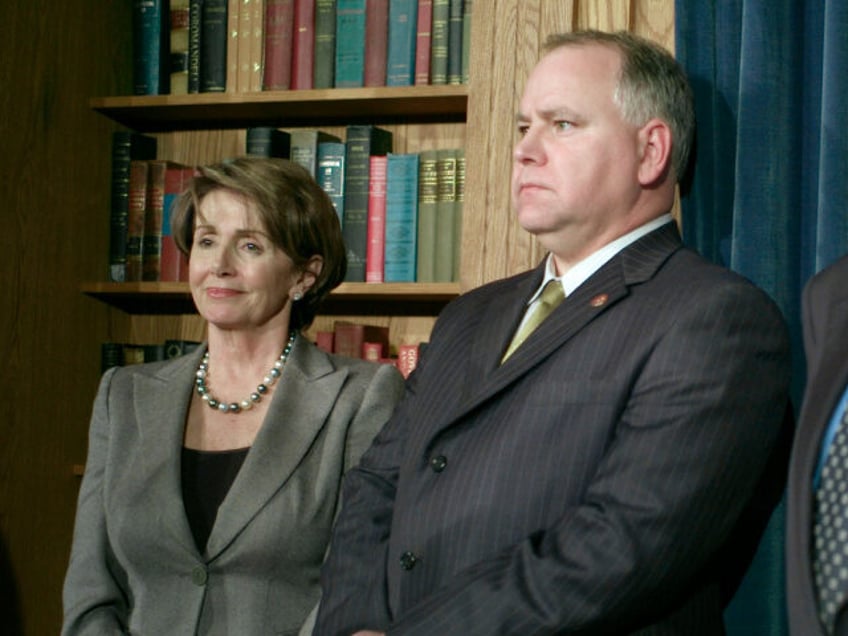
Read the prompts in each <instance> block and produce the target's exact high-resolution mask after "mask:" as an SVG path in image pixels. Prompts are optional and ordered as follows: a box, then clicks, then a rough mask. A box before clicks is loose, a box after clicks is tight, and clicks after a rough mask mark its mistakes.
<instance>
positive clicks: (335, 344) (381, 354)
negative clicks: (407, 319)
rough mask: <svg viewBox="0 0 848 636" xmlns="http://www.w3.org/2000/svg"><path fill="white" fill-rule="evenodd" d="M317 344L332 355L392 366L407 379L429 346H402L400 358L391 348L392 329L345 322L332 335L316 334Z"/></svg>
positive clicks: (338, 321) (400, 345)
mask: <svg viewBox="0 0 848 636" xmlns="http://www.w3.org/2000/svg"><path fill="white" fill-rule="evenodd" d="M315 344H316V345H317V346H318V348H320V349H323V350H324V351H327V352H328V353H335V354H337V355H342V356H349V357H351V358H362V359H363V360H370V361H371V362H381V363H385V364H392V365H394V366H396V367H397V368H398V370H399V371H400V372H401V374H402V375H403V377H404V378H406V377H409V374H410V373H412V371H413V370H414V369H415V366H416V365H417V364H418V356H419V354H420V353H421V351H422V348H423V347H425V346H426V343H420V344H399V345H398V346H397V351H396V355H393V353H394V352H392V351H391V350H390V346H389V328H388V327H384V326H379V325H366V324H360V323H354V322H349V321H345V320H337V321H336V322H335V323H334V324H333V330H332V331H318V332H316V333H315Z"/></svg>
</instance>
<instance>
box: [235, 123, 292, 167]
mask: <svg viewBox="0 0 848 636" xmlns="http://www.w3.org/2000/svg"><path fill="white" fill-rule="evenodd" d="M245 138H246V146H247V147H246V148H245V151H246V153H247V154H248V155H254V156H257V157H279V158H282V159H288V158H289V157H290V156H291V135H290V134H289V133H287V132H286V131H284V130H278V129H276V128H271V127H268V126H258V127H256V128H248V129H247V133H246V135H245Z"/></svg>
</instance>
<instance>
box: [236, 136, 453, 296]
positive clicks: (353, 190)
mask: <svg viewBox="0 0 848 636" xmlns="http://www.w3.org/2000/svg"><path fill="white" fill-rule="evenodd" d="M306 135H308V137H306V138H304V136H306ZM246 138H247V152H248V154H257V155H263V156H277V157H286V158H290V159H292V160H293V161H297V162H298V163H300V164H301V165H304V166H305V167H306V168H307V169H308V170H309V171H310V172H311V174H312V176H313V177H314V178H315V179H316V181H318V183H319V185H321V187H322V188H323V189H324V191H325V192H326V193H327V194H328V195H329V196H330V199H331V200H332V201H333V205H334V206H335V208H336V213H337V214H338V215H339V221H340V222H341V226H342V232H343V234H344V240H345V248H346V250H347V257H348V271H347V276H346V278H345V280H347V281H348V282H367V283H382V282H450V281H456V280H459V249H460V242H461V241H460V237H461V235H462V204H463V201H464V192H465V153H464V150H463V149H461V148H448V149H440V150H425V151H423V152H420V153H404V154H395V153H392V144H393V139H392V133H391V132H390V131H388V130H386V129H383V128H380V127H378V126H373V125H367V124H353V125H349V126H347V127H346V129H345V139H344V141H342V139H341V138H339V137H337V136H335V135H331V134H329V133H326V132H323V131H304V130H297V131H292V132H287V131H285V130H279V129H275V128H267V127H261V128H250V129H248V130H247V135H246Z"/></svg>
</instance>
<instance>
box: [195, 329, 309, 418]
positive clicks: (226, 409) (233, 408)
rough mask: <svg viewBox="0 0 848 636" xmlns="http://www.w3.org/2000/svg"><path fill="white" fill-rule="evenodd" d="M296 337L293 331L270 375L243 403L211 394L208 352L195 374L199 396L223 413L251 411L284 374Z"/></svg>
mask: <svg viewBox="0 0 848 636" xmlns="http://www.w3.org/2000/svg"><path fill="white" fill-rule="evenodd" d="M296 336H297V332H295V331H292V332H291V335H290V336H289V341H288V342H287V343H286V346H285V348H284V349H283V352H282V353H281V354H280V357H279V358H277V360H276V361H275V362H274V366H273V368H272V369H271V370H270V371H269V372H268V375H266V376H265V377H264V378H262V382H261V383H260V384H259V385H258V386H257V387H256V391H254V392H253V393H251V394H250V396H249V397H248V398H247V399H244V400H242V401H241V402H230V403H229V404H227V403H226V402H224V401H222V400H219V399H217V398H215V397H213V395H212V394H211V393H210V392H209V387H208V386H207V385H206V376H207V375H208V374H209V351H208V350H207V351H206V353H204V354H203V359H202V360H201V361H200V364H199V365H198V366H197V373H196V374H195V375H196V376H197V379H196V380H195V381H194V382H195V385H196V387H197V394H198V395H199V396H200V398H201V399H202V400H203V401H204V402H206V403H207V404H208V405H209V407H210V408H212V409H215V410H217V411H221V412H222V413H233V414H236V413H241V412H242V411H247V410H250V409H251V408H253V405H254V404H256V403H258V402H261V401H262V396H263V395H265V394H266V393H267V392H268V390H269V389H270V388H271V387H272V386H273V385H274V383H275V382H276V381H277V378H279V377H280V375H281V374H282V372H283V367H284V366H285V364H286V360H288V357H289V354H290V353H291V350H292V346H294V339H295V337H296Z"/></svg>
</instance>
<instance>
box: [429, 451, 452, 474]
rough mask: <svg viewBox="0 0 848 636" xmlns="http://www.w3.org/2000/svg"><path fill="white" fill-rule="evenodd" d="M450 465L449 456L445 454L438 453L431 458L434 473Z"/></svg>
mask: <svg viewBox="0 0 848 636" xmlns="http://www.w3.org/2000/svg"><path fill="white" fill-rule="evenodd" d="M447 465H448V458H447V457H445V456H444V455H436V456H435V457H433V459H431V460H430V468H432V469H433V472H434V473H440V472H442V471H443V470H444V469H445V466H447Z"/></svg>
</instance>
